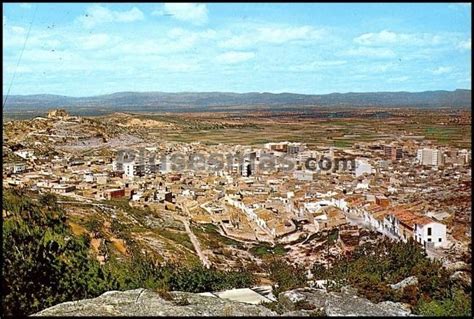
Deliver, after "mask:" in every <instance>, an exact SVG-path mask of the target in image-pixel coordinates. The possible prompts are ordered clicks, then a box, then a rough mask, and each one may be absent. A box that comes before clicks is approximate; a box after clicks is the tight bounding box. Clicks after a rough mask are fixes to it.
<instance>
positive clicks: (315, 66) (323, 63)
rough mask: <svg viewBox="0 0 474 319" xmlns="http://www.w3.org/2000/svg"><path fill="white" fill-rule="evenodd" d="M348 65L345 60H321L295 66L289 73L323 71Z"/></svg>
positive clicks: (291, 67) (289, 69) (290, 68)
mask: <svg viewBox="0 0 474 319" xmlns="http://www.w3.org/2000/svg"><path fill="white" fill-rule="evenodd" d="M344 64H347V61H345V60H320V61H313V62H311V63H305V64H300V65H295V66H290V67H289V68H288V71H293V72H305V71H306V72H311V71H318V70H321V69H326V68H331V67H336V66H341V65H344Z"/></svg>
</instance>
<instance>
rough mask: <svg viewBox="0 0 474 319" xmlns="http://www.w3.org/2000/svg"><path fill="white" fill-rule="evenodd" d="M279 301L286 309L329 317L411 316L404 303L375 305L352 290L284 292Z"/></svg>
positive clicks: (388, 302) (305, 289) (307, 289)
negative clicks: (302, 310)
mask: <svg viewBox="0 0 474 319" xmlns="http://www.w3.org/2000/svg"><path fill="white" fill-rule="evenodd" d="M278 299H279V301H280V303H282V305H284V307H285V308H287V309H289V310H291V311H296V310H297V309H298V308H301V307H303V308H304V309H314V310H318V311H320V312H322V313H324V314H325V315H327V316H409V315H410V314H411V311H410V308H409V307H408V306H407V305H405V304H402V303H396V302H390V301H385V302H381V303H378V304H374V303H372V302H370V301H369V300H367V299H366V298H362V297H358V296H356V295H354V294H353V290H352V289H342V291H341V292H340V293H336V292H326V291H325V290H322V289H313V288H301V289H295V290H291V291H287V292H283V293H281V294H280V295H279V296H278Z"/></svg>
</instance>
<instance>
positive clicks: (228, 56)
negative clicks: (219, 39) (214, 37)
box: [217, 51, 255, 64]
mask: <svg viewBox="0 0 474 319" xmlns="http://www.w3.org/2000/svg"><path fill="white" fill-rule="evenodd" d="M254 57H255V53H253V52H239V51H229V52H225V53H222V54H220V55H218V56H217V61H218V62H219V63H223V64H235V63H241V62H245V61H248V60H251V59H253V58H254Z"/></svg>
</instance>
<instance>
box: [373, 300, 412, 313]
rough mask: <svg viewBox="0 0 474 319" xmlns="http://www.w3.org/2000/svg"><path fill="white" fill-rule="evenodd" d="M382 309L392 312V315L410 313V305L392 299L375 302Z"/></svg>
mask: <svg viewBox="0 0 474 319" xmlns="http://www.w3.org/2000/svg"><path fill="white" fill-rule="evenodd" d="M377 306H379V307H381V308H382V309H384V310H386V311H388V312H390V313H393V314H394V316H400V317H402V316H409V315H410V314H411V307H410V305H409V304H406V303H402V302H393V301H382V302H379V303H378V304H377Z"/></svg>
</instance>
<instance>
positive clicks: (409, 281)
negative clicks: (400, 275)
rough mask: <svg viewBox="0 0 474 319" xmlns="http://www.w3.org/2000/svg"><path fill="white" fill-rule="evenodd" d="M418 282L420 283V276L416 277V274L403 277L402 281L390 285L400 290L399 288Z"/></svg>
mask: <svg viewBox="0 0 474 319" xmlns="http://www.w3.org/2000/svg"><path fill="white" fill-rule="evenodd" d="M417 284H418V278H416V277H415V276H411V277H407V278H405V279H403V280H402V281H400V282H398V283H396V284H393V285H390V288H392V289H395V290H399V289H403V288H405V287H406V286H412V285H417Z"/></svg>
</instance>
